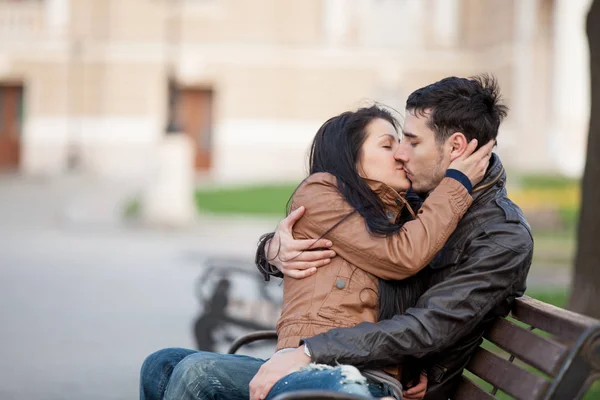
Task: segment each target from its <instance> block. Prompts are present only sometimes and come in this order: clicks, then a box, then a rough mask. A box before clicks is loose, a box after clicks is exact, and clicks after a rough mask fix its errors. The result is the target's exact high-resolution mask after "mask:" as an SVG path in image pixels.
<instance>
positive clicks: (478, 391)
mask: <svg viewBox="0 0 600 400" xmlns="http://www.w3.org/2000/svg"><path fill="white" fill-rule="evenodd" d="M494 399H495V397H494V396H493V395H492V394H491V393H488V392H486V391H485V390H483V389H482V388H480V387H479V386H477V385H476V384H475V383H473V381H471V380H470V379H469V378H467V377H466V376H463V377H461V381H460V383H459V385H458V389H457V390H456V393H455V394H454V397H452V400H494Z"/></svg>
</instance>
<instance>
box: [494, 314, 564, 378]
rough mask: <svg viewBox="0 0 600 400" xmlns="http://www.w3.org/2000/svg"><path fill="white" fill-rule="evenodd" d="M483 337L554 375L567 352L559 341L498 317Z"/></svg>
mask: <svg viewBox="0 0 600 400" xmlns="http://www.w3.org/2000/svg"><path fill="white" fill-rule="evenodd" d="M485 338H486V339H488V340H489V341H490V342H492V343H494V344H496V345H497V346H498V347H500V348H501V349H502V350H505V351H506V352H508V353H510V354H512V355H514V356H516V357H517V358H519V359H521V360H522V361H525V362H526V363H528V364H529V365H531V366H533V367H535V368H537V369H539V370H540V371H542V372H544V373H546V374H548V375H550V376H555V375H556V373H557V371H558V369H559V367H560V365H561V362H562V360H563V358H564V356H565V354H566V353H567V348H566V347H565V346H564V345H562V344H561V343H557V342H555V341H553V340H551V339H547V338H545V337H542V336H539V335H537V334H535V333H533V332H531V331H528V330H526V329H523V328H521V327H520V326H517V325H515V324H513V323H512V322H510V321H508V320H506V319H504V318H499V319H498V320H497V321H496V322H495V323H494V325H493V326H492V328H491V329H490V330H489V332H487V333H486V335H485Z"/></svg>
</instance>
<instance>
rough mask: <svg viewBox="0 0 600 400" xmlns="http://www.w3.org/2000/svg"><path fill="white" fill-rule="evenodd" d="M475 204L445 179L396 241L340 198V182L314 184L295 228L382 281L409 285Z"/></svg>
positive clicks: (302, 195)
mask: <svg viewBox="0 0 600 400" xmlns="http://www.w3.org/2000/svg"><path fill="white" fill-rule="evenodd" d="M471 202H472V197H471V195H470V194H469V193H468V191H467V189H466V188H465V187H464V186H463V185H462V184H461V183H460V182H458V181H457V180H455V179H452V178H444V179H443V180H442V182H441V183H440V185H438V187H437V188H436V189H435V190H433V191H432V192H431V194H430V195H429V196H428V198H427V200H425V202H424V203H423V205H422V206H421V209H420V210H419V212H418V213H417V216H416V219H414V220H412V221H409V222H406V223H405V224H404V225H403V226H402V228H401V230H400V231H399V232H398V233H396V234H394V235H390V236H382V235H373V234H371V233H370V232H369V231H368V229H367V226H366V224H365V221H364V219H363V218H362V216H361V215H360V214H358V213H357V212H353V209H352V208H351V207H350V205H349V204H347V203H346V201H345V200H344V198H343V197H342V195H341V194H340V193H339V191H338V190H337V186H336V183H335V180H331V179H318V180H317V179H313V180H309V181H307V183H305V185H304V186H303V187H301V188H300V189H299V190H298V191H297V192H296V194H295V196H294V200H293V207H294V208H295V207H299V206H305V207H306V212H305V214H304V216H303V217H302V218H301V219H300V220H299V221H298V222H297V223H296V225H295V226H294V236H295V237H306V238H313V239H317V238H320V237H325V238H327V239H330V240H331V241H332V242H333V247H332V249H333V250H334V251H335V252H336V253H337V254H338V255H339V256H341V257H342V258H344V259H345V260H346V261H348V262H349V263H351V264H353V265H356V266H357V267H359V268H361V269H363V270H365V271H367V272H369V273H371V274H373V275H375V276H377V277H378V278H382V279H394V280H399V279H405V278H407V277H409V276H412V275H414V274H416V273H417V272H419V271H420V270H421V269H423V268H424V267H425V266H427V264H429V262H430V261H431V260H432V259H433V257H434V256H435V255H436V254H437V252H438V251H440V250H441V249H442V247H443V246H444V244H445V243H446V241H447V240H448V238H449V237H450V235H451V234H452V233H453V232H454V230H455V229H456V226H457V224H458V222H459V221H460V219H461V218H462V216H463V215H464V213H465V212H466V211H467V209H468V208H469V206H470V205H471ZM344 218H345V219H344ZM340 221H342V222H341V223H340ZM332 227H334V228H333V229H331V228H332Z"/></svg>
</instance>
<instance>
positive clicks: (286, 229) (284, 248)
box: [265, 207, 335, 279]
mask: <svg viewBox="0 0 600 400" xmlns="http://www.w3.org/2000/svg"><path fill="white" fill-rule="evenodd" d="M303 214H304V207H298V208H297V209H296V210H294V211H292V212H291V213H290V215H288V216H287V217H286V218H284V219H282V220H281V222H279V225H278V226H277V230H276V231H275V236H273V239H271V241H270V243H268V244H267V246H265V253H266V254H265V257H266V258H267V260H269V263H270V264H272V265H274V266H275V267H276V268H277V269H278V270H280V271H281V272H282V273H283V274H284V275H285V276H289V277H291V278H296V279H301V278H306V277H307V276H311V275H312V274H314V273H315V272H317V268H318V267H322V266H324V265H327V264H329V262H331V259H332V258H333V257H335V252H334V251H333V250H328V249H329V248H330V247H331V246H332V245H333V244H332V243H331V241H329V240H327V239H319V240H314V239H307V240H296V239H294V236H293V235H292V228H293V227H294V224H295V223H296V221H298V220H299V219H300V218H301V217H302V215H303ZM315 249H318V250H315Z"/></svg>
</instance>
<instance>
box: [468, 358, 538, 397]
mask: <svg viewBox="0 0 600 400" xmlns="http://www.w3.org/2000/svg"><path fill="white" fill-rule="evenodd" d="M467 369H468V370H469V371H471V372H472V373H474V374H475V375H477V376H478V377H480V378H482V379H484V380H486V381H487V382H489V383H491V384H492V385H494V386H496V387H497V388H499V389H500V390H502V391H504V392H506V393H508V394H509V395H511V396H513V397H515V398H516V399H519V400H533V399H537V398H538V396H539V394H540V393H543V392H544V391H545V389H546V386H547V384H548V382H547V381H546V380H545V379H543V378H541V377H539V376H536V375H534V374H533V373H531V372H529V371H526V370H524V369H521V368H519V367H518V366H517V365H515V364H513V363H511V362H509V361H507V360H505V359H503V358H500V357H498V356H496V355H494V354H492V353H490V352H489V351H487V350H485V349H482V348H480V349H478V350H477V352H476V353H475V355H474V356H473V358H472V359H471V361H470V362H469V364H468V365H467Z"/></svg>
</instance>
